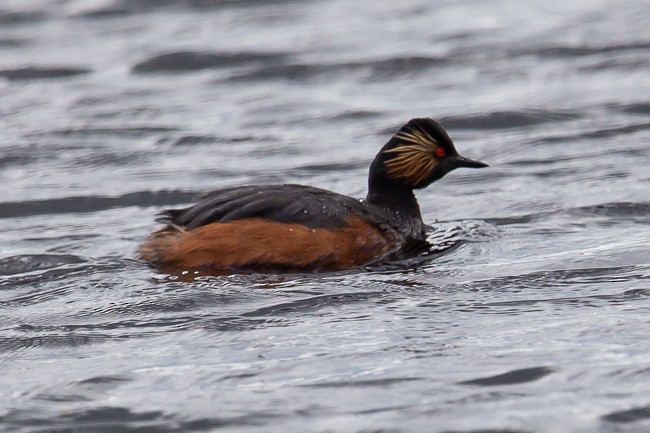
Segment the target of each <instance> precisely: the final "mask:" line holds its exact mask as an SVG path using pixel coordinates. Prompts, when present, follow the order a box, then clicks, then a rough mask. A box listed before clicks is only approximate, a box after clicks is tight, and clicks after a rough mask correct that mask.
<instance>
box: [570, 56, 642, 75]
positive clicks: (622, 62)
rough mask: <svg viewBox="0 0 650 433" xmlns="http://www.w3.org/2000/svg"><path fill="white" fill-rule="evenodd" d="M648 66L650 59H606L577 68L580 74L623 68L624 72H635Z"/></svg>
mask: <svg viewBox="0 0 650 433" xmlns="http://www.w3.org/2000/svg"><path fill="white" fill-rule="evenodd" d="M647 65H650V58H649V59H646V58H639V57H635V58H632V59H630V58H623V59H618V58H617V59H605V60H598V61H595V62H592V63H591V64H589V65H582V66H578V67H577V68H576V70H577V71H580V72H596V73H598V72H600V71H603V70H607V69H617V68H621V69H623V70H630V71H635V70H638V69H643V68H645V67H646V66H647Z"/></svg>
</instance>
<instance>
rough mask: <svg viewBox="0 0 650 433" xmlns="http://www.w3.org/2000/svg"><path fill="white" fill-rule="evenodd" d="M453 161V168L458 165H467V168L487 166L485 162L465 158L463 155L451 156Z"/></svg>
mask: <svg viewBox="0 0 650 433" xmlns="http://www.w3.org/2000/svg"><path fill="white" fill-rule="evenodd" d="M451 160H452V161H453V163H454V166H455V168H458V167H469V168H483V167H489V166H488V165H487V164H486V163H484V162H481V161H476V160H473V159H469V158H465V157H464V156H460V155H457V156H454V157H452V158H451Z"/></svg>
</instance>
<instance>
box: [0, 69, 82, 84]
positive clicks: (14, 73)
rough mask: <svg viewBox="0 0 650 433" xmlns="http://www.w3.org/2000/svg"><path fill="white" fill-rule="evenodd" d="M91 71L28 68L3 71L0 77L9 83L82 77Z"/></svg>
mask: <svg viewBox="0 0 650 433" xmlns="http://www.w3.org/2000/svg"><path fill="white" fill-rule="evenodd" d="M91 72H92V70H91V69H86V68H74V67H56V66H51V67H40V66H28V67H24V68H17V69H3V70H0V77H3V78H6V79H8V80H10V81H12V80H14V81H19V80H44V79H56V78H69V77H74V76H77V75H84V74H89V73H91Z"/></svg>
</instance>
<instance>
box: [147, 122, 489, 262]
mask: <svg viewBox="0 0 650 433" xmlns="http://www.w3.org/2000/svg"><path fill="white" fill-rule="evenodd" d="M459 167H472V168H481V167H487V164H485V163H483V162H480V161H475V160H471V159H468V158H465V157H463V156H461V155H459V154H458V152H457V151H456V149H455V147H454V143H453V141H452V140H451V138H450V137H449V135H447V132H446V131H445V130H444V129H443V128H442V126H441V125H440V124H439V123H438V122H436V121H434V120H433V119H429V118H420V119H412V120H410V121H409V122H408V123H406V124H405V125H404V126H402V127H401V128H400V129H399V130H398V131H397V133H395V135H393V136H392V137H391V139H390V140H389V141H388V142H387V143H386V144H385V145H384V146H383V147H382V148H381V150H380V151H379V153H378V154H377V156H376V157H375V159H374V160H373V162H372V164H371V166H370V173H369V176H368V195H367V197H366V198H365V200H359V199H355V198H352V197H348V196H345V195H341V194H337V193H334V192H331V191H326V190H323V189H319V188H314V187H310V186H303V185H292V184H287V185H252V186H236V187H230V188H224V189H219V190H216V191H212V192H209V193H207V194H204V195H203V196H202V198H201V200H200V201H199V202H198V203H196V204H195V205H193V206H190V207H187V208H184V209H169V210H165V211H163V212H162V214H161V215H162V216H161V218H159V220H158V221H160V222H162V223H164V224H165V226H164V227H163V228H162V229H160V230H158V231H156V232H154V233H152V234H151V235H150V236H149V238H148V239H147V240H146V241H145V243H144V244H143V245H142V246H141V247H140V257H141V258H142V259H143V260H145V261H147V262H148V263H149V264H151V265H152V266H155V267H157V268H159V269H161V270H163V271H167V272H177V271H183V270H187V271H202V272H207V273H214V274H223V273H233V272H261V273H283V272H326V271H337V270H343V269H349V268H356V267H361V266H366V265H374V264H379V263H385V262H389V261H393V260H399V259H402V258H407V257H412V256H415V255H418V254H420V253H422V252H423V251H425V250H426V249H427V247H428V246H429V244H428V243H427V240H426V225H425V224H424V222H423V221H422V215H421V213H420V207H419V205H418V202H417V200H416V198H415V194H414V192H413V191H414V190H416V189H421V188H425V187H427V186H428V185H430V184H431V183H432V182H434V181H436V180H438V179H440V178H442V177H443V176H444V175H446V174H447V173H449V172H450V171H452V170H454V169H456V168H459Z"/></svg>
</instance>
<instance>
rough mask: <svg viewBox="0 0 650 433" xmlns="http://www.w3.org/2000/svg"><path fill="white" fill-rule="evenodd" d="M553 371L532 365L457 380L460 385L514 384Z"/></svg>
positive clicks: (530, 380) (531, 380)
mask: <svg viewBox="0 0 650 433" xmlns="http://www.w3.org/2000/svg"><path fill="white" fill-rule="evenodd" d="M551 373H553V370H552V369H550V368H548V367H533V368H522V369H520V370H513V371H509V372H507V373H503V374H498V375H496V376H489V377H481V378H478V379H471V380H465V381H463V382H459V383H460V384H461V385H479V386H497V385H515V384H519V383H526V382H534V381H536V380H539V379H541V378H542V377H544V376H548V375H549V374H551Z"/></svg>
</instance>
